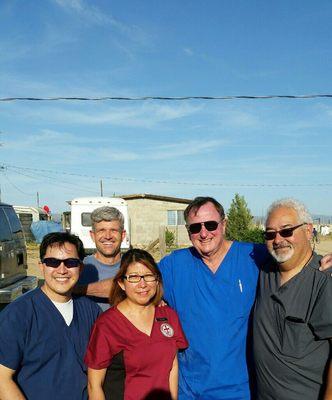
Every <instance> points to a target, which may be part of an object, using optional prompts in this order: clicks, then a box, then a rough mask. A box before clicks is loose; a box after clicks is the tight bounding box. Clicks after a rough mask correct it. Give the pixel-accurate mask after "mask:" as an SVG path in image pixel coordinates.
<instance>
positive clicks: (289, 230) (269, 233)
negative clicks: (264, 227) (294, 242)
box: [264, 223, 307, 240]
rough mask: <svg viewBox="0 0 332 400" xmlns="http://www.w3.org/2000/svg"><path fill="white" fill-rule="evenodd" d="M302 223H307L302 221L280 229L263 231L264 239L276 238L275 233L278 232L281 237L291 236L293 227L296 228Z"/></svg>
mask: <svg viewBox="0 0 332 400" xmlns="http://www.w3.org/2000/svg"><path fill="white" fill-rule="evenodd" d="M303 225H307V224H306V223H303V224H300V225H296V226H292V227H291V228H284V229H280V231H265V232H264V237H265V239H266V240H273V239H275V238H276V236H277V233H279V235H280V236H282V237H283V238H287V237H291V236H293V232H294V231H295V229H297V228H299V227H300V226H303Z"/></svg>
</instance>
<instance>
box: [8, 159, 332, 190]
mask: <svg viewBox="0 0 332 400" xmlns="http://www.w3.org/2000/svg"><path fill="white" fill-rule="evenodd" d="M1 168H7V169H11V170H13V171H15V172H17V173H19V172H18V171H22V170H23V171H34V172H39V173H45V172H46V173H51V174H55V175H67V176H73V177H83V178H94V179H108V180H113V181H117V182H133V183H135V182H136V183H137V182H139V183H155V184H167V185H170V184H171V185H186V186H204V187H248V188H251V187H252V188H257V187H327V186H332V183H219V182H217V183H206V182H186V181H169V180H159V179H158V180H157V179H137V178H126V177H121V178H119V177H113V176H96V175H88V174H78V173H72V172H64V171H52V170H47V169H36V168H29V167H17V166H14V165H5V164H3V165H2V166H1V165H0V169H1ZM17 170H18V171H17ZM20 173H21V174H23V173H22V172H20Z"/></svg>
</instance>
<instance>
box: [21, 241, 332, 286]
mask: <svg viewBox="0 0 332 400" xmlns="http://www.w3.org/2000/svg"><path fill="white" fill-rule="evenodd" d="M38 251H39V248H38V245H34V244H29V245H28V275H34V276H38V278H42V275H41V272H40V269H39V266H38V261H39V253H38ZM315 251H316V252H317V253H318V254H321V255H325V254H327V253H332V238H322V239H321V241H320V243H318V244H316V249H315ZM154 257H155V258H156V259H158V257H157V255H156V254H154Z"/></svg>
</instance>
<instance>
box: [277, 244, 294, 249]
mask: <svg viewBox="0 0 332 400" xmlns="http://www.w3.org/2000/svg"><path fill="white" fill-rule="evenodd" d="M286 247H289V248H293V246H292V245H291V244H289V243H280V244H274V245H273V250H278V249H284V248H286Z"/></svg>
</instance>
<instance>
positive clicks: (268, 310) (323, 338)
mask: <svg viewBox="0 0 332 400" xmlns="http://www.w3.org/2000/svg"><path fill="white" fill-rule="evenodd" d="M312 229H313V227H312V218H311V216H310V214H309V213H308V211H307V210H306V208H305V207H304V205H303V204H301V203H299V202H298V201H296V200H293V199H285V200H280V201H277V202H275V203H273V204H272V205H271V206H270V208H269V210H268V216H267V221H266V231H265V239H266V245H267V248H268V250H269V252H270V254H271V255H272V257H273V261H272V262H271V263H269V264H268V265H265V266H264V267H263V269H262V270H261V272H260V279H259V289H258V294H257V298H256V304H255V310H254V356H255V369H256V378H257V396H256V398H257V400H317V399H324V400H330V399H332V367H331V355H330V353H331V338H332V305H331V304H332V278H331V272H329V271H328V270H327V271H325V273H324V272H321V271H319V270H318V268H319V260H320V257H319V256H318V255H317V254H315V253H314V252H313V251H312V248H311V244H310V240H311V237H312Z"/></svg>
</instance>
